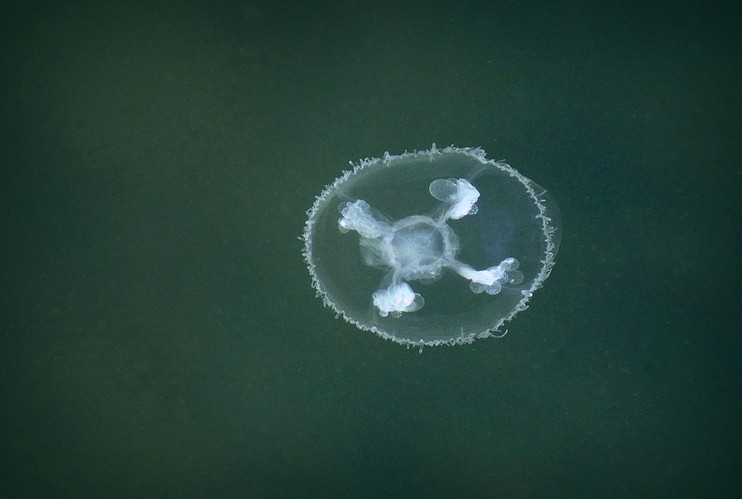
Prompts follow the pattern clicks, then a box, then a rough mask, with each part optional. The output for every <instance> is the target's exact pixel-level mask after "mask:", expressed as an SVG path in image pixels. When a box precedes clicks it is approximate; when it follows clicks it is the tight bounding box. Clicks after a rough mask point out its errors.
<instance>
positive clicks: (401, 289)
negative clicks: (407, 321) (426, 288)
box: [372, 282, 425, 317]
mask: <svg viewBox="0 0 742 499" xmlns="http://www.w3.org/2000/svg"><path fill="white" fill-rule="evenodd" d="M372 297H373V300H374V306H375V307H376V308H377V309H378V310H379V315H380V316H382V317H386V316H387V315H389V314H390V313H391V314H392V316H394V317H399V316H400V315H402V312H414V311H415V310H420V309H421V308H422V306H423V305H424V304H425V299H423V297H422V295H421V294H420V293H415V292H414V291H413V290H412V288H411V287H410V285H409V284H407V283H406V282H400V283H397V284H392V285H391V286H389V287H388V288H386V289H379V290H377V291H374V294H373V295H372Z"/></svg>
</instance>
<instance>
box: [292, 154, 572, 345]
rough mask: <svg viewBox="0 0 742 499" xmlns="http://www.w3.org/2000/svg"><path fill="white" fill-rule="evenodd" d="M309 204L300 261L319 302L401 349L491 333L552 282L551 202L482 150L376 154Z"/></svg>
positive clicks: (554, 222)
mask: <svg viewBox="0 0 742 499" xmlns="http://www.w3.org/2000/svg"><path fill="white" fill-rule="evenodd" d="M351 165H353V168H352V169H351V170H349V171H346V172H345V173H344V174H343V175H342V176H341V177H339V178H338V179H336V180H335V182H333V183H332V184H331V185H329V186H327V187H326V188H325V190H324V191H323V192H322V193H321V194H320V195H319V196H318V197H317V198H316V200H315V202H314V205H313V206H312V208H311V209H310V210H309V212H308V215H309V219H308V220H307V222H306V225H305V229H304V236H303V239H304V258H305V260H306V262H307V266H308V268H309V273H310V274H311V276H312V284H313V286H314V288H315V289H316V290H317V294H318V295H319V296H320V297H322V299H323V301H324V303H325V305H327V306H329V307H330V308H332V309H333V310H335V312H336V313H337V314H338V315H340V316H342V317H343V318H344V319H345V320H346V321H348V322H350V323H352V324H354V325H355V326H356V327H358V328H360V329H364V330H368V331H373V332H374V333H376V334H378V335H379V336H381V337H382V338H385V339H390V340H393V341H395V342H398V343H402V344H406V345H408V346H411V345H417V346H420V347H422V346H424V345H442V344H448V345H454V344H459V343H471V342H472V341H474V340H475V339H477V338H487V337H489V336H499V335H501V334H498V331H499V330H500V329H501V327H502V326H503V324H504V323H505V322H506V321H508V320H510V319H512V318H513V316H515V314H517V313H518V312H520V311H522V310H525V309H526V308H527V306H528V301H529V300H530V298H531V296H532V295H533V292H534V291H535V290H536V289H538V288H539V287H540V286H541V285H542V284H543V282H544V281H545V280H546V278H547V277H548V276H549V273H550V272H551V269H552V267H553V265H554V258H555V256H556V253H557V250H558V248H559V242H560V238H561V233H560V231H561V229H560V226H559V224H560V219H559V210H558V208H557V205H556V202H555V201H554V200H553V199H552V198H551V196H550V195H549V194H548V193H547V192H546V191H545V190H544V189H543V188H541V187H539V186H538V185H537V184H536V183H534V182H533V181H531V180H529V179H528V178H526V177H524V176H523V175H521V174H520V173H519V172H518V171H516V170H515V169H514V168H512V167H511V166H510V165H508V164H506V163H503V162H500V161H493V160H489V159H487V158H486V156H485V152H484V151H483V150H482V149H479V148H456V147H453V146H452V147H446V148H444V149H438V148H436V146H435V144H433V147H432V148H431V149H430V150H428V151H419V152H418V151H416V152H412V153H409V152H405V153H404V154H400V155H391V154H389V153H385V154H384V156H383V157H382V158H371V159H365V160H362V161H360V162H359V163H358V164H352V163H351Z"/></svg>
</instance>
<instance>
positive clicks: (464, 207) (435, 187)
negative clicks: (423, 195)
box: [428, 178, 479, 220]
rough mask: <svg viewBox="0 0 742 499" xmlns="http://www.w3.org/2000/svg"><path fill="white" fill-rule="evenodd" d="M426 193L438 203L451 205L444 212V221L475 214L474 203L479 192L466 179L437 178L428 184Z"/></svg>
mask: <svg viewBox="0 0 742 499" xmlns="http://www.w3.org/2000/svg"><path fill="white" fill-rule="evenodd" d="M428 191H429V192H430V195H431V196H433V197H434V198H435V199H437V200H438V201H443V202H444V203H448V204H450V205H451V207H450V208H449V209H448V211H446V214H445V216H444V219H445V220H449V219H453V220H458V219H460V218H463V217H465V216H467V215H474V214H475V213H476V212H477V206H476V204H475V203H476V202H477V200H478V199H479V191H478V190H477V188H476V187H474V186H473V185H471V183H469V181H468V180H466V179H463V178H460V179H455V178H449V179H442V178H439V179H436V180H433V181H432V182H431V183H430V186H428Z"/></svg>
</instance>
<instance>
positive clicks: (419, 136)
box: [0, 1, 742, 498]
mask: <svg viewBox="0 0 742 499" xmlns="http://www.w3.org/2000/svg"><path fill="white" fill-rule="evenodd" d="M206 3H207V2H203V3H200V2H182V3H178V4H176V3H172V4H167V3H164V2H159V3H157V2H155V3H152V2H120V5H114V4H110V3H109V4H108V6H107V7H105V8H104V7H100V6H98V5H96V4H95V3H94V2H71V3H69V4H67V5H64V6H60V5H57V4H53V5H51V6H45V5H42V4H40V3H33V2H31V3H29V2H7V1H6V2H0V24H1V28H2V29H0V41H1V42H2V47H1V48H0V57H1V59H0V64H1V66H0V83H1V85H2V88H1V89H0V90H2V100H0V106H1V107H0V115H1V116H2V119H1V120H0V166H1V167H2V171H1V173H2V177H1V178H0V209H1V210H2V217H0V224H1V225H0V231H1V233H2V240H3V243H2V253H1V254H0V256H1V257H2V275H1V279H0V286H1V287H0V290H1V291H2V307H0V326H1V328H0V428H2V429H0V449H2V450H1V451H0V452H1V453H2V458H1V459H0V470H2V471H1V472H0V473H1V476H0V495H1V496H2V497H74V498H78V497H731V496H736V495H738V494H740V490H741V489H740V487H742V479H741V478H740V476H741V475H740V474H739V469H740V468H739V460H740V450H741V445H742V434H741V433H742V432H741V428H742V425H741V424H740V423H741V416H742V407H741V403H740V393H742V390H741V388H742V387H741V386H740V385H741V384H742V378H741V374H742V373H741V369H740V365H739V357H740V350H741V347H742V340H741V339H740V334H739V333H740V330H742V324H741V322H742V321H740V319H739V308H738V307H739V305H738V304H739V298H740V285H739V279H740V274H741V273H740V258H739V254H740V250H741V249H742V248H741V247H740V246H741V245H740V242H739V233H740V222H739V220H740V201H739V200H740V194H741V193H742V192H741V191H742V188H741V186H742V169H741V168H740V165H741V164H742V141H740V136H741V132H742V126H740V118H742V112H741V111H742V105H741V104H742V103H741V94H740V92H739V89H740V88H742V78H741V76H742V75H741V71H740V60H741V57H740V56H741V54H740V46H741V44H740V37H739V34H738V32H739V25H740V17H739V15H738V14H737V13H736V11H735V10H733V9H731V5H730V8H728V9H727V8H726V7H725V6H724V5H723V4H720V3H715V4H714V5H713V6H710V4H707V3H702V2H697V3H693V2H680V3H678V2H667V3H666V4H662V3H651V6H632V5H630V4H627V3H626V2H603V3H594V2H581V3H577V2H548V3H544V5H543V6H542V5H540V4H539V3H534V2H487V3H485V4H483V5H477V4H475V3H471V2H420V4H419V5H418V4H414V3H399V2H382V3H378V2H376V3H373V4H372V3H363V2H327V3H326V4H319V3H313V2H312V3H296V4H283V5H282V6H276V5H275V4H276V3H275V2H263V3H261V2H252V3H251V2H225V3H223V4H221V5H220V6H219V7H207V6H206ZM310 4H311V5H310ZM19 5H20V6H19ZM433 142H436V143H437V144H438V145H439V146H443V145H447V144H455V145H458V146H481V147H483V148H484V149H485V150H486V151H487V152H488V154H489V156H490V157H492V158H495V159H506V160H507V161H508V162H509V163H510V164H512V165H513V166H514V167H516V168H518V169H519V170H520V171H521V172H522V173H523V174H524V175H526V176H528V177H530V178H533V179H534V180H536V181H537V182H538V183H539V184H541V185H543V186H544V187H546V188H548V189H549V190H550V191H551V193H552V194H553V195H554V197H555V198H556V199H557V201H558V202H559V206H560V208H561V211H562V219H563V227H564V236H563V239H562V246H561V250H560V253H559V257H558V259H557V264H556V267H555V269H554V272H553V273H552V276H551V277H550V278H549V280H548V281H547V282H546V285H545V286H544V288H543V289H542V290H540V291H539V292H538V293H537V294H536V295H535V296H534V299H533V301H532V305H531V308H530V309H529V310H527V311H526V312H523V313H521V314H520V315H519V316H518V317H517V318H516V319H515V320H514V321H513V322H512V323H511V324H510V325H509V328H508V329H509V332H508V334H507V336H505V337H504V338H503V339H489V340H485V341H480V342H477V343H475V344H473V345H467V346H458V347H442V348H427V349H425V350H423V352H422V353H418V351H417V350H414V349H410V350H408V349H405V348H404V347H400V346H399V345H396V344H392V343H390V342H384V341H382V340H380V339H379V338H377V337H375V336H374V335H372V334H371V333H365V332H360V331H356V330H355V329H354V328H353V327H351V326H349V325H347V324H345V323H344V322H342V321H339V320H335V319H334V317H333V315H332V313H330V311H329V310H328V309H324V308H323V307H322V306H321V302H320V301H319V300H318V299H316V298H315V297H314V294H313V291H312V290H311V289H310V280H309V276H308V274H307V272H306V270H305V268H304V263H303V261H302V259H301V255H300V251H301V242H300V241H299V240H298V236H299V235H300V234H301V231H302V228H303V223H304V219H305V210H306V209H307V208H309V206H310V205H311V203H312V201H313V199H314V196H315V195H316V194H318V193H319V192H320V190H321V189H322V187H323V186H324V185H325V184H327V183H329V182H331V181H332V180H333V179H334V178H335V177H336V176H338V175H339V174H340V172H341V170H342V169H344V168H346V167H347V166H348V165H347V162H348V161H349V160H356V159H358V158H361V157H366V156H378V155H380V154H383V153H384V151H390V152H392V153H399V152H402V151H404V150H405V149H409V150H412V149H423V148H429V147H430V145H431V144H432V143H433Z"/></svg>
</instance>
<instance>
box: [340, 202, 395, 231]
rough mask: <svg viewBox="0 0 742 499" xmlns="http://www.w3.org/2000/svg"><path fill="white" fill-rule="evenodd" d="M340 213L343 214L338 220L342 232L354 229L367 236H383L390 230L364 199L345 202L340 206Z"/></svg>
mask: <svg viewBox="0 0 742 499" xmlns="http://www.w3.org/2000/svg"><path fill="white" fill-rule="evenodd" d="M340 214H341V215H343V218H341V219H340V220H339V221H338V228H339V229H340V232H343V233H345V232H348V231H351V230H354V231H356V232H358V233H359V234H360V235H361V236H362V237H366V238H374V237H381V236H382V235H384V234H385V233H386V232H388V227H387V224H386V223H385V222H384V221H381V220H377V219H376V217H375V216H374V213H373V211H372V208H371V206H370V205H369V204H368V203H367V202H366V201H364V200H362V199H359V200H357V201H354V202H352V203H345V204H344V205H343V206H341V207H340Z"/></svg>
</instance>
